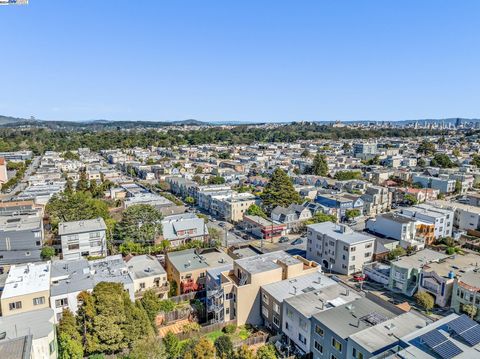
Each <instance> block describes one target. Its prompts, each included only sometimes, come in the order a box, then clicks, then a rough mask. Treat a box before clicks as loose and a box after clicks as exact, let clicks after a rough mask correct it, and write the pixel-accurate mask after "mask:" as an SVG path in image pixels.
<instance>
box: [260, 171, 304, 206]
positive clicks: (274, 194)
mask: <svg viewBox="0 0 480 359" xmlns="http://www.w3.org/2000/svg"><path fill="white" fill-rule="evenodd" d="M261 198H262V200H263V205H264V206H265V207H266V208H267V209H268V210H270V211H271V210H272V209H273V208H275V207H276V206H282V207H288V206H289V205H291V204H292V203H299V202H300V201H301V197H300V195H299V194H298V192H297V191H295V188H294V187H293V184H292V181H291V180H290V178H289V177H288V175H287V174H286V173H285V172H284V171H283V170H282V169H281V168H276V169H275V171H273V174H272V178H271V179H270V181H269V182H268V183H267V185H266V186H265V190H264V191H263V193H262V194H261Z"/></svg>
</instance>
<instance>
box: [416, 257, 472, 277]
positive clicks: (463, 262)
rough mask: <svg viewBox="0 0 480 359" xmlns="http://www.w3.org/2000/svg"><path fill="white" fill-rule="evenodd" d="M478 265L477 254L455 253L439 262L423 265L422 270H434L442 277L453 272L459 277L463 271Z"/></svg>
mask: <svg viewBox="0 0 480 359" xmlns="http://www.w3.org/2000/svg"><path fill="white" fill-rule="evenodd" d="M479 265H480V256H479V255H477V254H473V253H466V254H464V255H461V254H456V255H454V256H451V257H449V258H446V259H444V260H441V261H440V262H433V263H430V264H427V265H425V266H423V271H425V272H435V273H437V274H438V275H440V276H442V277H448V274H449V273H450V272H453V273H454V274H455V276H460V277H461V276H462V275H463V273H466V272H468V271H470V270H473V269H476V268H478V266H479Z"/></svg>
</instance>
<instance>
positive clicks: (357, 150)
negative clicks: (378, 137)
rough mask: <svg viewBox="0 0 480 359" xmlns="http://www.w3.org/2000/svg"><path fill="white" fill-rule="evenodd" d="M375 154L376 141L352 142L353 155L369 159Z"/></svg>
mask: <svg viewBox="0 0 480 359" xmlns="http://www.w3.org/2000/svg"><path fill="white" fill-rule="evenodd" d="M376 154H377V144H376V143H354V144H353V156H354V157H357V158H362V159H369V158H372V157H374V156H375V155H376Z"/></svg>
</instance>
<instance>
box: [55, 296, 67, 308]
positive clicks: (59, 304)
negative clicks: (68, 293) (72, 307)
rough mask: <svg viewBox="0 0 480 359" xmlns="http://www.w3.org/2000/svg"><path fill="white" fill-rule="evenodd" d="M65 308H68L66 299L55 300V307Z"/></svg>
mask: <svg viewBox="0 0 480 359" xmlns="http://www.w3.org/2000/svg"><path fill="white" fill-rule="evenodd" d="M66 306H68V299H67V298H62V299H57V300H55V307H57V308H61V307H66Z"/></svg>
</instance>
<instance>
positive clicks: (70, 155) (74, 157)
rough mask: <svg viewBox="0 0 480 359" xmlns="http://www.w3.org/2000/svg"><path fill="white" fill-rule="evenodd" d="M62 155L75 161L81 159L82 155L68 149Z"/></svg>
mask: <svg viewBox="0 0 480 359" xmlns="http://www.w3.org/2000/svg"><path fill="white" fill-rule="evenodd" d="M62 157H63V158H64V159H66V160H71V161H73V160H75V161H80V156H79V155H78V154H77V153H73V152H72V151H67V152H64V153H63V155H62Z"/></svg>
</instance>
